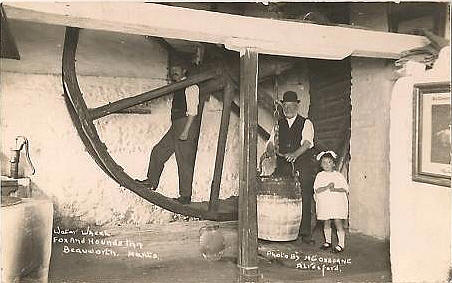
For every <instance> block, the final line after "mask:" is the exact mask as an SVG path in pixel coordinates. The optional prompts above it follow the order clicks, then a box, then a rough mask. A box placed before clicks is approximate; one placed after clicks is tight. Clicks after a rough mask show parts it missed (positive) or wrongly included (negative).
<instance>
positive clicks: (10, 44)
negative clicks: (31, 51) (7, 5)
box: [0, 5, 20, 60]
mask: <svg viewBox="0 0 452 283" xmlns="http://www.w3.org/2000/svg"><path fill="white" fill-rule="evenodd" d="M0 18H1V19H0V21H1V23H0V28H1V31H0V35H1V39H2V40H1V41H0V42H1V45H0V57H1V58H7V59H16V60H20V54H19V50H18V49H17V45H16V41H15V40H14V37H13V35H12V34H11V31H10V29H9V26H8V19H7V18H6V14H5V11H4V10H3V5H1V6H0Z"/></svg>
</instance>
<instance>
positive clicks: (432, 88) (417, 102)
mask: <svg viewBox="0 0 452 283" xmlns="http://www.w3.org/2000/svg"><path fill="white" fill-rule="evenodd" d="M413 91H414V95H413V98H414V103H413V105H414V109H413V110H414V111H413V114H414V117H413V176H412V178H413V181H415V182H423V183H430V184H434V185H439V186H447V187H450V186H451V155H452V153H451V134H450V133H451V91H450V82H432V83H421V84H415V85H414V88H413Z"/></svg>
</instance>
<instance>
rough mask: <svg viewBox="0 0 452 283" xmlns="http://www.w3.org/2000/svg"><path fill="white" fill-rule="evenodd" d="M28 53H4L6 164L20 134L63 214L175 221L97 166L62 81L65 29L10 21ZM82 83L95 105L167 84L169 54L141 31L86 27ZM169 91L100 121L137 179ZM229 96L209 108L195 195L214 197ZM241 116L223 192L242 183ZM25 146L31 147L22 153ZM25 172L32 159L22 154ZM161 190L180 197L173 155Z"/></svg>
mask: <svg viewBox="0 0 452 283" xmlns="http://www.w3.org/2000/svg"><path fill="white" fill-rule="evenodd" d="M11 28H12V30H13V34H14V35H15V37H16V41H17V44H18V48H19V51H20V54H21V60H19V61H15V60H7V59H2V62H1V63H2V70H1V71H2V72H1V93H2V97H1V118H2V119H1V128H2V133H1V138H2V150H1V164H2V175H5V174H6V175H7V174H8V173H9V167H8V165H9V164H8V158H9V148H10V147H12V146H13V143H14V139H15V137H16V136H17V135H24V136H26V137H27V138H28V139H29V141H30V146H31V157H32V160H33V162H34V165H35V167H36V170H37V173H36V175H34V176H32V177H31V180H32V187H33V190H34V193H35V195H41V196H44V197H49V198H51V199H52V200H53V201H54V204H55V208H56V213H57V214H56V216H57V218H61V220H63V221H66V222H68V224H71V225H77V224H81V223H82V222H90V223H96V224H99V225H103V224H123V223H135V224H144V223H150V222H168V221H170V220H171V217H172V214H171V213H169V212H167V211H164V210H162V209H160V208H158V207H156V206H154V205H151V204H149V203H147V202H146V201H143V200H142V199H140V198H139V197H137V196H135V195H134V194H133V193H131V192H129V191H128V190H125V189H123V188H120V187H119V186H118V185H117V184H116V183H115V182H113V181H112V180H111V179H110V178H109V177H107V176H106V175H105V174H104V173H103V171H102V170H101V169H100V168H99V167H97V165H96V164H95V162H94V161H93V160H92V159H91V157H90V156H89V154H88V153H87V152H86V151H85V150H84V146H83V144H82V142H81V140H80V138H79V136H78V134H77V132H76V130H75V128H74V127H73V125H72V122H71V120H70V118H69V115H68V112H67V109H66V106H65V104H64V99H63V97H62V92H63V89H62V86H61V74H60V70H61V55H62V44H63V38H64V28H62V27H57V26H50V25H36V24H31V23H24V22H17V21H12V22H11ZM77 71H78V74H79V83H80V87H81V90H82V92H83V93H84V97H85V99H86V102H87V104H88V106H91V107H93V106H98V105H101V104H103V103H106V102H108V101H114V100H116V99H119V98H123V97H127V96H130V95H133V94H139V93H141V92H144V91H146V90H149V89H152V88H155V87H158V86H161V85H164V84H166V77H167V54H166V51H165V50H163V49H162V48H161V47H160V46H159V45H157V44H155V43H153V42H150V41H147V40H145V39H144V38H143V37H138V36H131V35H123V34H116V33H106V32H98V31H89V30H83V31H82V32H81V35H80V43H79V49H78V56H77ZM169 103H170V102H169V98H168V97H167V98H161V99H158V100H156V101H153V102H152V105H151V114H144V115H143V114H115V115H110V116H108V117H105V118H102V119H99V120H98V121H96V126H97V128H98V132H99V134H100V136H101V138H102V139H103V141H104V142H105V143H106V145H107V147H108V149H109V152H110V154H111V155H112V156H113V158H114V159H115V160H116V161H117V162H118V163H119V164H120V165H121V166H123V167H124V169H125V171H126V172H127V173H129V174H130V175H131V176H132V177H135V178H144V177H145V175H146V171H147V166H148V158H149V153H150V150H151V148H152V146H153V145H154V144H155V143H157V142H158V140H159V139H160V137H161V136H162V135H163V134H164V133H165V132H166V130H167V129H168V127H169V125H170V121H169V113H170V104H169ZM221 108H222V104H221V103H220V102H218V101H216V100H215V99H213V98H212V99H211V100H210V101H209V102H208V103H207V104H206V107H205V112H204V119H203V124H202V129H201V136H200V141H199V152H198V158H197V165H196V169H195V181H194V195H193V199H194V200H195V201H196V200H201V199H203V200H205V199H208V196H209V189H210V182H211V178H212V175H213V164H214V160H215V152H216V142H217V136H218V130H219V124H220V117H221ZM238 136H239V135H238V118H237V117H236V116H233V117H232V118H231V123H230V132H229V137H228V138H229V139H228V143H227V148H226V158H225V164H226V166H225V169H224V172H223V182H222V191H221V194H220V197H227V196H229V195H231V194H237V191H238V183H237V178H238V171H237V167H238V164H237V162H238V158H237V156H238V148H239V147H238V146H237V145H238V144H237V143H238ZM22 155H24V154H22ZM20 173H21V175H25V176H27V175H29V174H30V168H29V167H28V166H27V164H26V162H25V159H24V158H22V159H21V167H20ZM159 191H160V192H161V193H163V194H164V195H167V196H171V197H175V196H177V167H176V164H175V159H174V157H173V158H171V159H170V161H169V162H168V163H167V167H166V169H165V171H164V174H163V176H162V180H161V187H160V188H159Z"/></svg>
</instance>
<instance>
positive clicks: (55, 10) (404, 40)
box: [3, 2, 429, 60]
mask: <svg viewBox="0 0 452 283" xmlns="http://www.w3.org/2000/svg"><path fill="white" fill-rule="evenodd" d="M3 6H4V8H5V11H6V14H7V16H8V17H9V18H11V19H17V20H24V21H32V22H39V23H45V24H56V25H64V26H72V27H80V28H87V29H97V30H108V31H116V32H122V33H130V34H140V35H150V36H158V37H165V38H178V39H184V40H190V41H198V42H208V43H215V44H224V45H225V47H226V48H228V49H230V50H235V51H239V50H241V49H243V48H246V47H253V49H254V50H256V52H258V53H262V54H273V55H283V56H295V57H308V58H319V59H331V60H341V59H344V58H345V57H347V56H362V57H377V58H398V57H399V56H400V53H401V52H402V51H405V50H409V49H412V48H418V47H423V46H425V45H427V44H428V43H429V40H428V39H427V38H425V37H422V36H414V35H406V34H396V33H389V32H381V31H370V30H362V29H354V28H349V27H339V26H325V25H316V24H310V23H300V22H291V21H281V20H274V19H266V18H256V17H245V16H239V15H231V14H225V13H218V12H210V11H203V10H193V9H187V8H181V7H172V6H168V5H160V4H152V3H137V2H64V3H53V2H47V3H43V2H40V3H37V2H6V3H3ZM174 19H177V20H174ZM225 26H226V27H227V28H225ZM338 39H340V40H338Z"/></svg>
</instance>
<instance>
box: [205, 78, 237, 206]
mask: <svg viewBox="0 0 452 283" xmlns="http://www.w3.org/2000/svg"><path fill="white" fill-rule="evenodd" d="M233 96H234V88H233V87H232V85H231V83H228V84H227V85H226V87H225V89H224V95H223V111H222V112H221V124H220V132H219V134H218V143H217V154H216V157H215V169H214V173H213V178H212V185H211V187H210V201H209V211H211V212H216V211H218V198H219V196H220V184H221V175H222V173H223V163H224V154H225V149H226V141H227V138H228V132H229V131H228V129H229V119H230V117H231V104H232V98H233Z"/></svg>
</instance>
